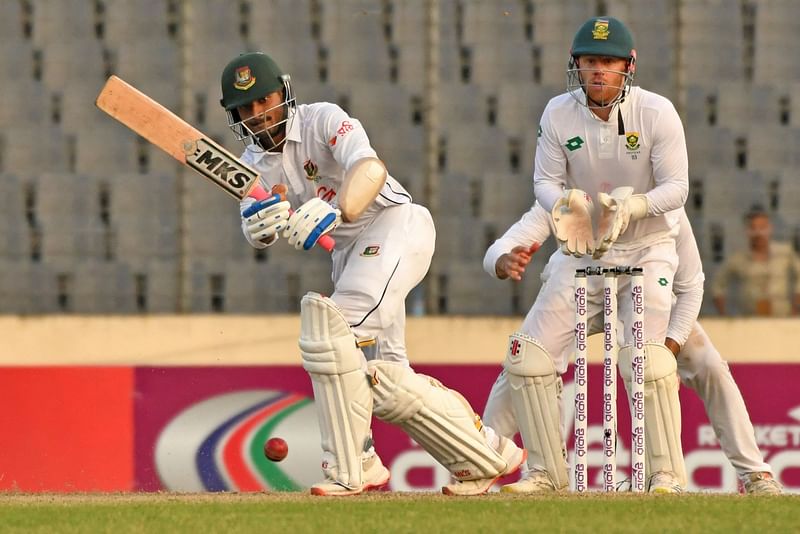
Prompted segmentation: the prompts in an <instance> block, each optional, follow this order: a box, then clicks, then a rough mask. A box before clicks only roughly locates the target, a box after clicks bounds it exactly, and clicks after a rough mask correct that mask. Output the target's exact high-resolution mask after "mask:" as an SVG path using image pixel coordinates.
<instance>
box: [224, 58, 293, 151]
mask: <svg viewBox="0 0 800 534" xmlns="http://www.w3.org/2000/svg"><path fill="white" fill-rule="evenodd" d="M221 84H222V99H221V100H220V104H221V105H222V107H223V108H225V111H226V112H227V114H228V125H229V126H230V128H231V130H233V132H234V134H235V135H236V138H237V139H238V140H239V141H242V142H243V143H244V144H245V146H246V147H248V148H253V147H255V148H256V149H261V150H274V149H276V148H278V147H279V146H280V145H281V144H282V143H283V142H285V140H286V135H285V134H286V131H287V130H288V128H289V126H291V121H292V120H293V119H294V106H295V97H294V92H293V91H292V84H291V78H290V76H289V75H288V74H286V73H284V72H283V70H282V69H281V68H280V67H279V66H278V64H277V63H275V61H274V60H273V59H272V58H271V57H269V56H268V55H267V54H264V53H263V52H248V53H246V54H241V55H239V56H237V57H236V58H234V59H233V60H231V61H230V63H228V64H227V65H226V66H225V69H224V70H223V71H222V78H221ZM276 91H283V100H282V101H281V103H280V104H278V105H276V106H274V107H272V108H270V109H268V110H266V111H264V112H263V113H260V114H259V115H257V116H254V117H250V118H248V119H247V120H246V121H244V120H242V119H241V117H240V116H239V112H238V109H237V108H239V107H241V106H247V105H249V104H250V103H251V102H254V101H256V100H258V99H261V98H264V97H266V96H267V95H269V94H271V93H274V92H276ZM275 113H280V120H278V121H277V122H272V121H269V124H267V123H266V122H265V119H266V118H267V117H268V116H270V117H271V116H272V115H274V114H275ZM259 119H260V121H259ZM281 134H282V135H281ZM273 136H274V137H273ZM275 138H280V139H279V140H278V141H275Z"/></svg>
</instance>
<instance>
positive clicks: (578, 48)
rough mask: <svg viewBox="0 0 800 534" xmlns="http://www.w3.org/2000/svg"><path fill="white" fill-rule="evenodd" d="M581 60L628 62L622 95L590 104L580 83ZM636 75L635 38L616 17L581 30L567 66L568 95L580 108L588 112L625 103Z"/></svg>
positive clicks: (600, 19) (591, 21)
mask: <svg viewBox="0 0 800 534" xmlns="http://www.w3.org/2000/svg"><path fill="white" fill-rule="evenodd" d="M581 56H605V57H614V58H620V59H625V60H627V64H626V66H625V70H624V71H620V74H622V75H623V76H624V80H623V82H622V84H621V85H620V86H619V87H618V89H619V92H618V93H617V95H616V96H615V97H614V98H613V99H612V100H610V101H609V102H599V103H598V102H594V101H589V99H588V98H587V97H586V88H585V87H584V86H583V81H582V80H581V68H580V67H579V61H578V58H579V57H581ZM635 72H636V50H635V49H634V48H633V36H632V35H631V32H630V31H629V30H628V28H627V27H626V26H625V25H624V24H623V23H622V22H620V21H619V20H617V19H615V18H614V17H593V18H591V19H589V20H587V21H586V22H584V23H583V25H582V26H581V27H580V28H579V29H578V33H576V34H575V39H573V41H572V49H571V50H570V57H569V62H568V64H567V92H568V93H569V94H571V95H572V96H573V97H574V98H575V99H576V100H577V101H578V103H579V104H581V105H584V106H587V107H589V108H605V107H610V106H613V105H614V104H616V103H618V102H622V101H623V100H625V95H626V94H627V93H628V92H629V91H630V88H631V85H632V84H633V76H634V74H635Z"/></svg>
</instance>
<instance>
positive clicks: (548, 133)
mask: <svg viewBox="0 0 800 534" xmlns="http://www.w3.org/2000/svg"><path fill="white" fill-rule="evenodd" d="M566 184H567V157H566V155H565V154H564V149H563V148H562V147H561V145H560V143H559V142H558V135H557V133H556V131H555V128H554V127H553V124H552V122H551V113H550V106H549V105H548V106H547V107H546V108H545V110H544V113H542V120H541V122H540V123H539V133H538V138H537V140H536V157H535V158H534V169H533V192H534V194H535V195H536V199H537V200H538V201H539V203H540V204H541V205H542V207H543V208H544V209H545V211H547V213H550V212H551V211H552V209H553V205H554V204H555V203H556V201H557V200H558V199H559V198H561V196H562V195H563V194H564V187H565V186H566Z"/></svg>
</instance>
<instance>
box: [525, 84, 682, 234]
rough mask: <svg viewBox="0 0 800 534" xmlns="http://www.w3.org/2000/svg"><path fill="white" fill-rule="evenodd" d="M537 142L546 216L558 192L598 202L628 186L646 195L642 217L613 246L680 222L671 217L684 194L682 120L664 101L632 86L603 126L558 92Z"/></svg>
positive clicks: (537, 183)
mask: <svg viewBox="0 0 800 534" xmlns="http://www.w3.org/2000/svg"><path fill="white" fill-rule="evenodd" d="M581 97H582V95H581ZM620 117H621V121H620V120H619V118H620ZM538 136H539V138H538V141H537V148H536V159H535V168H534V174H533V183H534V192H535V194H536V198H537V200H538V201H539V202H540V203H541V204H542V206H543V207H544V208H545V209H546V210H547V211H548V212H550V211H551V210H552V208H553V205H554V204H555V202H556V200H558V199H559V198H560V197H561V196H562V194H563V191H564V189H582V190H583V191H586V192H587V193H588V194H589V195H590V196H591V198H592V199H593V200H594V202H595V203H596V202H597V193H599V192H601V191H602V192H605V193H610V192H611V191H612V190H613V189H614V188H616V187H620V186H623V185H630V186H633V188H634V193H635V194H646V195H647V198H648V201H649V205H650V206H649V210H648V216H647V217H646V218H645V219H642V220H639V221H631V223H630V226H629V227H628V229H627V230H626V231H625V233H624V234H622V235H620V237H619V240H618V241H617V244H615V246H618V247H622V248H625V247H626V244H628V248H636V242H637V241H641V240H642V239H643V238H644V237H645V236H647V235H649V234H654V233H659V234H662V233H664V231H667V230H669V229H670V228H671V227H673V226H674V225H676V224H677V223H678V213H677V212H676V213H669V212H671V211H672V210H676V209H678V208H680V207H682V206H683V204H684V202H685V201H686V197H687V196H688V192H689V176H688V172H689V171H688V158H687V154H686V140H685V137H684V132H683V126H682V124H681V120H680V117H679V116H678V113H677V111H675V108H674V106H673V105H672V103H671V102H670V101H669V100H667V99H666V98H664V97H662V96H660V95H657V94H655V93H651V92H649V91H645V90H644V89H642V88H640V87H632V88H631V89H630V92H629V94H628V95H627V96H626V97H625V100H624V101H623V102H622V103H621V104H618V105H616V106H615V107H614V109H613V110H612V112H611V115H610V117H609V120H608V121H603V120H601V119H599V118H598V117H597V116H596V115H595V114H594V113H592V112H591V111H590V110H589V109H588V108H587V107H585V106H582V105H581V104H579V103H578V102H577V101H576V100H575V98H573V96H572V95H571V94H569V93H564V94H562V95H559V96H557V97H555V98H553V99H551V100H550V102H549V103H548V104H547V107H546V108H545V110H544V113H543V114H542V120H541V122H540V125H539V132H538Z"/></svg>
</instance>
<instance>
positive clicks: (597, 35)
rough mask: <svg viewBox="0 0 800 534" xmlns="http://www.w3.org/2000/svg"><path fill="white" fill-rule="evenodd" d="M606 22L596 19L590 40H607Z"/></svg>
mask: <svg viewBox="0 0 800 534" xmlns="http://www.w3.org/2000/svg"><path fill="white" fill-rule="evenodd" d="M609 33H610V32H609V31H608V21H607V20H603V19H597V20H596V21H594V28H593V29H592V39H596V40H602V41H606V40H608V35H609Z"/></svg>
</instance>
